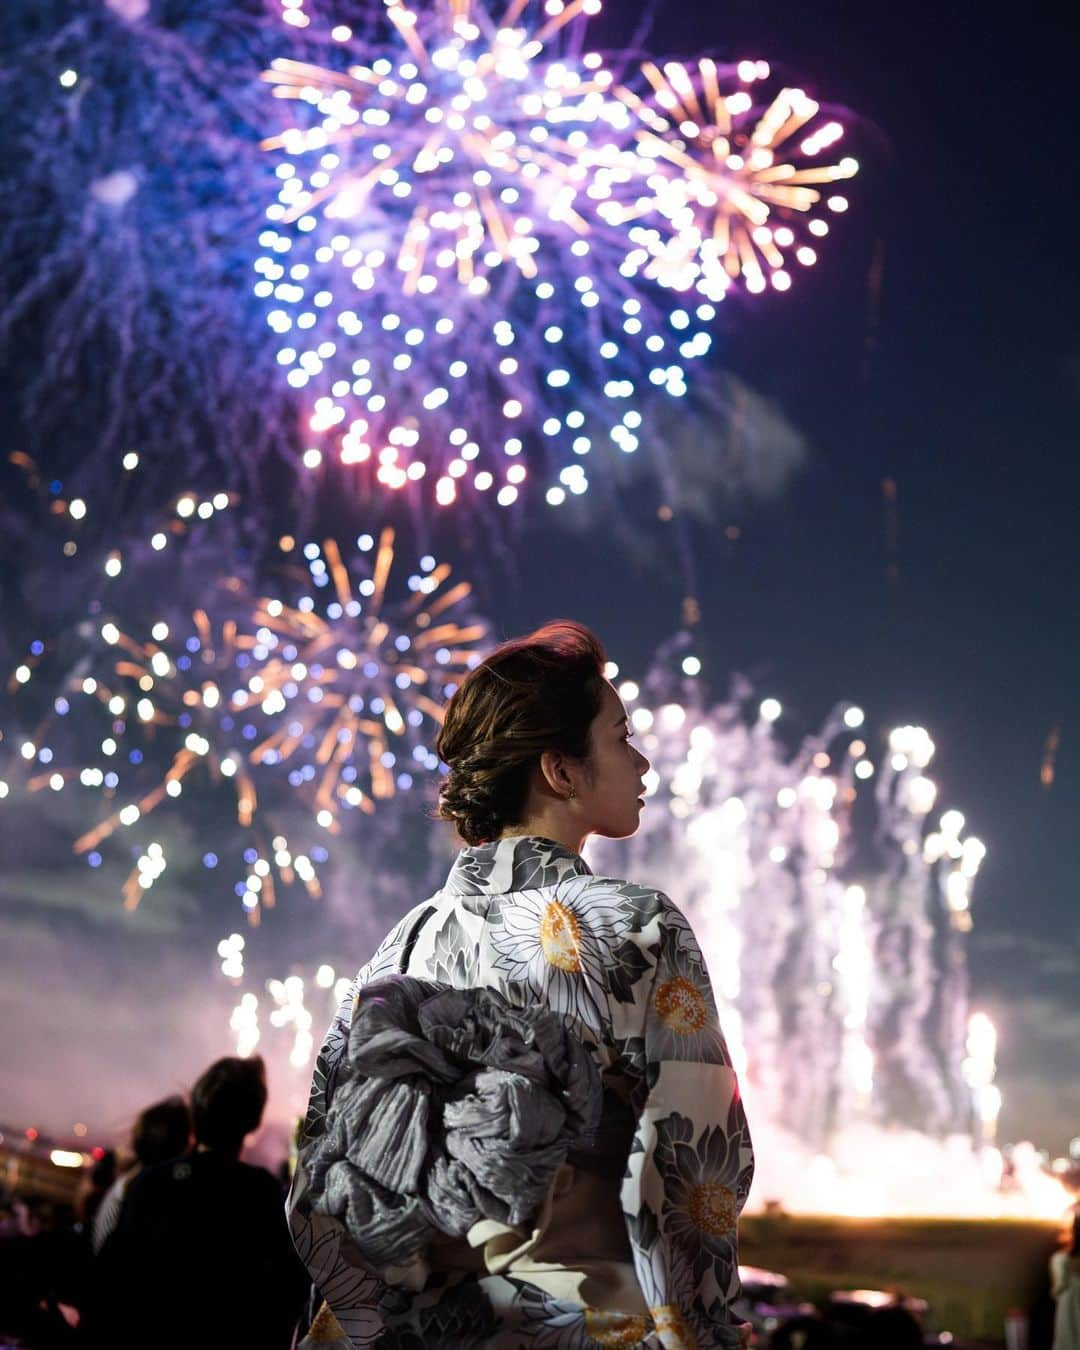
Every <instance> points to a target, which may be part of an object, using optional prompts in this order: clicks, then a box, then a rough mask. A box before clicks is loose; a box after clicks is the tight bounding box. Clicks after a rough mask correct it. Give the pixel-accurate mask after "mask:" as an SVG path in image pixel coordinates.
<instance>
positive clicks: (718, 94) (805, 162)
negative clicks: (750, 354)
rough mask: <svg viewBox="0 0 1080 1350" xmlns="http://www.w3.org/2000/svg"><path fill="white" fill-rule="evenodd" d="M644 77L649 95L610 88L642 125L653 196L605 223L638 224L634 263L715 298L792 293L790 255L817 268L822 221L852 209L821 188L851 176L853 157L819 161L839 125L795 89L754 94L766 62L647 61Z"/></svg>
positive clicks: (613, 206) (614, 207)
mask: <svg viewBox="0 0 1080 1350" xmlns="http://www.w3.org/2000/svg"><path fill="white" fill-rule="evenodd" d="M642 71H643V74H644V76H645V78H646V80H647V81H648V84H649V87H650V88H649V92H648V93H647V94H646V96H645V97H642V96H640V95H639V94H637V93H635V92H634V91H633V90H631V89H629V88H627V87H625V86H620V88H619V89H618V91H617V92H618V96H619V97H620V98H621V99H622V101H623V102H624V103H625V105H626V106H627V108H629V109H630V110H631V111H632V112H633V113H634V115H635V117H636V118H637V119H638V126H637V128H636V129H635V138H636V140H637V143H638V149H639V153H640V155H641V156H642V157H643V159H644V160H645V161H651V162H652V164H653V168H652V170H651V171H649V170H645V176H646V178H647V181H648V185H649V191H648V192H647V193H646V194H644V195H642V196H640V197H638V198H637V199H636V200H634V201H633V202H632V203H620V202H619V201H618V200H612V201H611V202H609V203H608V204H607V206H606V208H605V214H606V216H607V219H608V220H609V221H612V222H618V223H620V224H628V223H630V222H632V221H635V220H636V221H637V222H638V223H636V224H634V225H633V227H632V228H631V229H630V231H629V233H630V238H631V240H632V242H633V244H634V249H633V251H632V252H631V254H630V257H629V259H628V263H629V265H630V266H631V267H634V268H640V269H641V271H642V273H643V275H644V276H646V277H649V278H651V279H652V280H655V281H658V282H659V283H660V284H661V285H664V286H669V287H672V288H673V289H675V290H677V291H686V290H690V289H692V288H696V289H697V290H698V291H699V292H700V293H701V294H702V295H704V296H706V297H707V298H708V299H710V300H713V301H719V300H722V299H723V298H724V296H725V295H726V294H727V292H728V291H729V289H730V288H731V287H732V286H733V285H734V284H735V283H736V282H737V281H739V280H741V282H742V284H743V285H744V286H745V288H746V290H748V291H750V292H752V293H758V292H761V291H764V290H765V289H766V288H767V286H769V285H771V286H772V287H773V288H774V289H776V290H778V291H784V290H787V289H788V288H789V287H790V285H791V279H792V278H791V271H790V270H789V268H790V265H791V260H792V259H794V261H795V262H796V263H797V264H798V265H799V266H802V267H809V266H812V265H813V264H814V263H815V262H816V261H817V249H818V247H819V246H820V241H821V240H822V239H823V238H824V237H825V236H826V235H827V234H828V232H829V222H828V220H827V218H826V217H827V215H828V214H829V213H835V212H842V211H845V210H846V209H847V205H848V203H847V198H846V197H844V196H842V195H840V194H838V193H835V192H829V191H828V190H827V189H828V187H829V186H830V185H832V184H835V183H837V182H840V181H842V180H844V179H848V178H851V177H853V175H854V174H855V173H856V172H857V171H858V167H859V166H858V163H857V161H856V160H854V159H852V158H851V157H844V158H842V159H840V160H838V161H837V162H836V163H833V164H822V163H821V162H820V160H821V156H822V154H823V152H825V151H826V150H828V149H829V148H830V147H832V146H834V145H836V143H837V142H838V141H839V140H840V139H841V138H842V136H843V134H844V128H843V126H842V125H841V124H840V123H839V122H838V121H835V120H833V119H826V118H825V117H824V116H819V114H821V112H822V110H821V106H820V104H819V103H818V102H817V101H816V100H814V99H813V98H811V97H810V96H809V95H808V94H807V93H806V92H805V91H804V90H802V89H794V88H782V89H780V90H779V92H777V93H776V95H775V96H774V97H773V98H772V99H771V101H769V102H765V103H763V102H762V101H761V100H760V99H759V98H758V97H756V88H755V87H756V86H757V85H758V84H759V82H762V81H765V80H767V79H768V78H769V75H770V71H769V66H768V64H767V63H766V62H764V61H740V62H739V64H738V65H737V66H735V67H731V68H721V67H719V66H717V64H716V62H715V61H711V60H708V59H703V60H700V61H698V62H697V63H696V64H689V65H687V64H681V63H678V62H671V63H668V64H667V65H665V66H663V67H662V68H661V67H659V66H657V65H655V64H653V63H652V62H647V63H646V64H645V65H644V66H643V67H642Z"/></svg>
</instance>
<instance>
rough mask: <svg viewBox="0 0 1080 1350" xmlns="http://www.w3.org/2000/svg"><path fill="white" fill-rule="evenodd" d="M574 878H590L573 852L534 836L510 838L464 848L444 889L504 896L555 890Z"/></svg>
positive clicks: (582, 862)
mask: <svg viewBox="0 0 1080 1350" xmlns="http://www.w3.org/2000/svg"><path fill="white" fill-rule="evenodd" d="M573 876H586V877H587V876H592V871H591V869H590V868H589V865H588V863H586V861H585V859H584V858H583V857H582V856H581V855H580V854H579V853H575V852H574V851H573V849H569V848H567V847H566V845H565V844H557V843H555V841H554V840H553V839H541V838H540V837H539V836H537V835H531V834H525V835H511V836H509V837H508V838H505V839H495V840H493V841H492V842H491V843H490V844H475V845H473V846H472V847H470V848H463V849H462V850H461V852H460V853H459V854H458V856H457V860H456V861H455V863H454V865H453V867H452V868H451V869H450V875H449V876H448V877H447V879H446V887H445V889H446V890H447V891H451V892H453V893H455V894H457V895H506V894H507V893H508V892H510V891H526V890H533V889H536V888H538V887H541V886H554V885H555V884H556V883H557V882H559V881H562V880H563V879H564V878H565V877H573Z"/></svg>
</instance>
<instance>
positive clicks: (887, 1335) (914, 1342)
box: [861, 1308, 923, 1350]
mask: <svg viewBox="0 0 1080 1350" xmlns="http://www.w3.org/2000/svg"><path fill="white" fill-rule="evenodd" d="M861 1343H862V1345H863V1346H865V1348H866V1350H922V1344H923V1334H922V1328H921V1327H920V1326H919V1323H918V1320H917V1318H915V1317H914V1316H913V1315H912V1314H911V1313H909V1312H908V1310H907V1309H906V1308H876V1309H875V1310H874V1311H873V1312H872V1313H871V1314H870V1316H869V1317H868V1318H867V1319H866V1325H865V1328H864V1330H863V1335H862V1342H861Z"/></svg>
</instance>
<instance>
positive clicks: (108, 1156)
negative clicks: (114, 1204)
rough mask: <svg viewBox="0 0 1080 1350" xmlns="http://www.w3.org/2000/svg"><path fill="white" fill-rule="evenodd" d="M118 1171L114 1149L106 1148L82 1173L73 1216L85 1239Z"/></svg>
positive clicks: (88, 1235)
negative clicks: (80, 1226)
mask: <svg viewBox="0 0 1080 1350" xmlns="http://www.w3.org/2000/svg"><path fill="white" fill-rule="evenodd" d="M118 1171H119V1163H118V1161H117V1157H116V1151H115V1149H111V1148H108V1149H106V1150H105V1152H104V1153H103V1154H102V1155H101V1157H100V1158H99V1159H98V1160H97V1162H96V1163H94V1165H93V1167H91V1168H90V1171H89V1172H87V1173H85V1174H84V1176H83V1179H82V1181H81V1182H80V1185H79V1190H78V1194H77V1195H76V1197H75V1218H76V1219H77V1220H78V1222H79V1223H80V1224H81V1225H82V1229H83V1232H84V1233H85V1234H86V1236H87V1239H89V1237H90V1233H91V1230H92V1229H93V1226H94V1220H95V1219H96V1217H97V1212H98V1210H99V1208H100V1207H101V1204H102V1201H103V1200H104V1199H105V1196H106V1195H107V1194H108V1192H109V1190H110V1188H111V1187H112V1185H113V1183H114V1182H115V1181H116V1175H117V1172H118Z"/></svg>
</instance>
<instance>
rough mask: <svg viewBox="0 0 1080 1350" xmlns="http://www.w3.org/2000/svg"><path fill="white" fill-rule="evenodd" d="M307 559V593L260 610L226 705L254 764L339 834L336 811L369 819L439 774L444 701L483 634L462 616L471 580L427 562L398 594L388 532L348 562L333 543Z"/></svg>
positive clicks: (314, 548)
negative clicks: (250, 739)
mask: <svg viewBox="0 0 1080 1350" xmlns="http://www.w3.org/2000/svg"><path fill="white" fill-rule="evenodd" d="M285 542H286V544H287V545H288V547H289V551H291V550H292V548H294V547H295V544H294V542H293V541H292V540H286V541H285ZM303 557H304V559H305V561H306V564H307V575H306V578H305V582H304V585H305V593H304V594H301V595H300V596H299V597H298V598H297V600H296V601H295V603H293V604H287V603H285V601H283V600H281V599H280V598H273V599H264V600H261V601H260V602H259V603H258V605H257V607H256V611H255V616H254V625H255V628H256V645H255V647H254V648H253V655H254V656H255V658H256V665H255V667H254V668H253V672H252V674H251V675H250V677H249V679H248V680H247V685H246V688H245V689H242V690H240V691H239V692H238V693H237V694H236V695H235V696H234V698H233V700H232V702H233V706H234V707H235V708H237V709H240V710H243V712H244V713H245V715H247V716H250V718H251V720H252V721H253V723H256V724H258V725H259V726H260V728H261V730H262V732H263V734H262V735H261V736H260V738H259V740H258V743H257V744H255V745H254V746H253V747H252V750H251V760H252V762H253V763H254V764H260V765H286V766H288V776H289V781H290V783H291V784H292V785H293V786H294V787H296V788H299V789H301V790H304V789H308V790H309V791H310V796H311V797H312V800H313V802H314V807H315V811H316V819H317V820H318V822H319V824H320V825H322V826H323V827H324V828H327V829H330V830H333V831H336V830H337V829H338V828H339V822H338V816H339V813H340V811H341V810H342V809H343V808H344V809H349V808H353V807H358V808H360V809H361V810H363V811H366V812H371V811H372V810H373V809H374V806H375V803H376V802H377V801H379V800H381V799H386V798H388V797H392V796H393V795H394V794H395V792H396V791H398V790H399V789H400V790H404V789H407V788H409V787H411V786H412V785H413V782H414V779H415V777H416V776H417V775H423V774H430V773H432V772H435V771H437V770H438V767H439V761H438V758H437V756H436V755H435V753H434V750H433V749H432V745H431V742H432V741H433V739H434V734H435V732H436V730H437V728H438V726H439V725H440V724H441V722H442V700H443V699H444V698H445V697H446V696H447V695H448V694H449V693H450V692H452V690H453V688H454V687H455V682H456V681H457V680H458V679H460V677H461V675H462V674H463V673H464V672H465V671H466V670H468V669H469V668H470V667H471V666H472V665H474V664H475V663H476V662H477V661H478V660H479V653H478V651H477V648H476V644H477V643H478V642H479V641H481V640H482V639H483V637H484V636H485V634H486V632H487V629H486V626H485V625H484V624H483V623H479V622H476V621H474V620H473V619H472V618H471V616H463V615H462V612H461V607H462V606H463V605H464V604H465V602H466V600H467V599H468V597H469V594H470V591H471V587H470V586H469V584H468V583H467V582H460V583H457V584H454V585H450V584H448V583H449V579H450V567H449V565H448V564H445V563H441V564H440V563H437V562H436V560H435V559H434V558H433V557H430V556H426V557H424V558H422V559H421V560H420V566H419V569H418V570H417V571H416V572H413V573H411V574H410V575H409V576H408V578H407V581H406V582H405V585H404V587H398V588H396V589H397V590H401V591H403V594H401V595H396V594H395V593H394V591H395V588H393V587H392V584H391V579H392V573H393V572H394V562H395V549H394V532H393V530H391V529H385V530H383V532H382V534H381V536H380V538H379V541H378V544H377V545H376V543H375V540H374V539H373V538H372V536H371V535H361V536H360V537H359V538H358V540H357V545H356V551H355V553H354V554H353V555H352V556H351V557H350V558H349V560H348V562H346V560H345V558H344V557H343V556H342V552H341V549H340V547H339V546H338V544H337V543H336V541H334V540H332V539H329V540H326V541H325V542H324V543H323V544H322V545H321V546H320V545H318V544H314V543H309V544H307V545H305V546H304V549H303ZM308 586H309V587H310V590H307V589H306V587H308ZM324 596H325V597H326V598H325V599H324V598H323V597H324Z"/></svg>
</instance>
